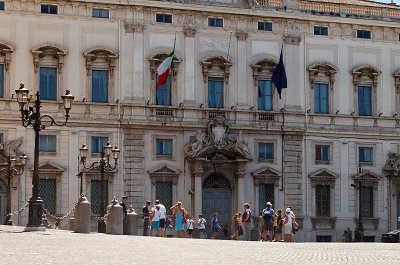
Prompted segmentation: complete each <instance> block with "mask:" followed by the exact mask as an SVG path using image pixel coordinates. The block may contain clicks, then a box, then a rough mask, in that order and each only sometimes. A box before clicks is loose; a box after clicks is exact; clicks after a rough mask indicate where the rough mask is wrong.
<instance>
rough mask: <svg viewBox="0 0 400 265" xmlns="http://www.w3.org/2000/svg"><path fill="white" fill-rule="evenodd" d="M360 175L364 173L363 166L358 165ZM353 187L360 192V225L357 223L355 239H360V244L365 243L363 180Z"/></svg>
mask: <svg viewBox="0 0 400 265" xmlns="http://www.w3.org/2000/svg"><path fill="white" fill-rule="evenodd" d="M358 173H359V174H361V173H363V168H362V166H361V165H358ZM351 186H352V187H353V188H354V189H355V190H358V223H357V227H356V228H357V233H355V237H356V238H358V241H359V242H363V241H364V226H363V221H362V198H361V192H362V182H361V180H359V181H358V185H356V184H351Z"/></svg>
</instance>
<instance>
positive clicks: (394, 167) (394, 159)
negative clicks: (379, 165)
mask: <svg viewBox="0 0 400 265" xmlns="http://www.w3.org/2000/svg"><path fill="white" fill-rule="evenodd" d="M383 171H386V172H387V173H388V176H392V177H399V176H400V175H399V173H400V154H396V153H389V158H388V160H387V162H386V164H385V166H384V167H383Z"/></svg>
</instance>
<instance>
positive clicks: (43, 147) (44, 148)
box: [39, 135, 57, 153]
mask: <svg viewBox="0 0 400 265" xmlns="http://www.w3.org/2000/svg"><path fill="white" fill-rule="evenodd" d="M56 139H57V138H56V136H55V135H40V136H39V151H40V152H53V153H55V152H56Z"/></svg>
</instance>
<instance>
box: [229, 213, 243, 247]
mask: <svg viewBox="0 0 400 265" xmlns="http://www.w3.org/2000/svg"><path fill="white" fill-rule="evenodd" d="M233 221H234V223H235V234H233V236H232V237H231V238H232V240H239V239H240V236H241V235H243V227H242V213H241V212H237V213H236V214H235V216H233Z"/></svg>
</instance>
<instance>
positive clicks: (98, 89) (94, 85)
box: [83, 47, 118, 103]
mask: <svg viewBox="0 0 400 265" xmlns="http://www.w3.org/2000/svg"><path fill="white" fill-rule="evenodd" d="M83 56H84V57H85V59H86V71H87V77H88V78H87V82H86V83H87V90H86V91H87V92H88V93H89V95H84V96H85V97H86V98H90V99H91V101H92V102H98V103H108V102H110V101H112V99H114V98H115V95H114V94H113V93H114V87H115V85H114V83H115V81H114V69H115V65H116V60H117V58H118V54H117V53H116V52H114V51H112V50H110V49H107V48H104V47H98V48H95V49H92V50H89V51H87V52H85V53H84V54H83Z"/></svg>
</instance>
